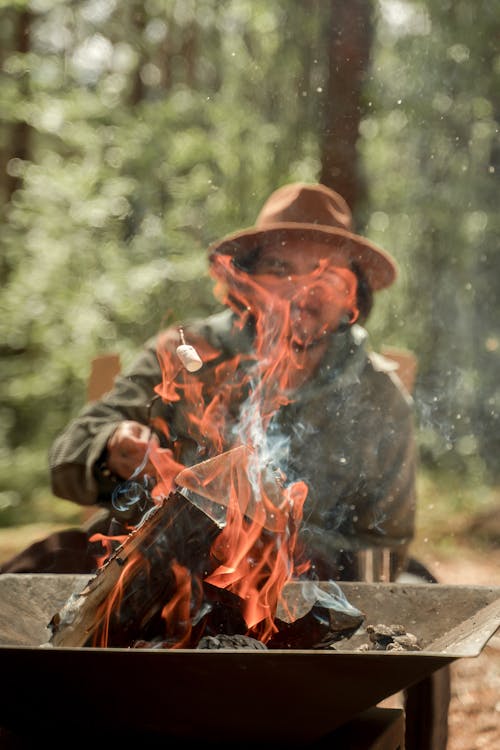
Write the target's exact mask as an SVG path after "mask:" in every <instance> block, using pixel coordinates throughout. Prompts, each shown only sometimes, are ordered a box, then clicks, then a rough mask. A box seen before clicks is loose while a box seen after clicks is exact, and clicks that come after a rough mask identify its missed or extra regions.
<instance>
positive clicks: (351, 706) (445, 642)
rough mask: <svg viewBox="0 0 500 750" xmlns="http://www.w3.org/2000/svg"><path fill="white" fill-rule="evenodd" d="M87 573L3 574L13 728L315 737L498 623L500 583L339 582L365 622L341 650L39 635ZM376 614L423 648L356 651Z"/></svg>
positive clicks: (5, 669)
mask: <svg viewBox="0 0 500 750" xmlns="http://www.w3.org/2000/svg"><path fill="white" fill-rule="evenodd" d="M87 582H88V576H74V575H55V576H52V575H45V574H44V575H13V574H7V575H3V576H0V670H1V675H2V696H1V700H0V725H1V726H3V727H6V728H7V729H9V730H12V731H13V732H16V731H17V730H19V729H21V730H22V729H23V727H25V726H26V723H27V721H29V723H30V724H31V725H32V726H36V727H38V728H40V731H48V732H49V733H50V732H52V731H53V732H55V731H56V730H57V734H58V736H61V731H64V730H65V729H68V731H70V732H71V733H77V734H78V736H80V735H81V732H88V734H89V736H94V739H95V740H96V741H100V739H101V738H102V733H103V732H105V733H107V735H108V734H109V733H112V734H114V735H115V736H122V737H125V736H127V737H129V738H130V737H132V736H134V733H150V736H160V735H161V736H162V737H165V736H168V737H169V738H173V739H178V740H180V741H183V740H188V739H189V740H192V739H195V740H196V739H198V740H202V741H203V742H205V743H207V742H218V743H221V742H235V741H237V742H240V743H241V741H242V740H243V741H244V742H248V743H252V742H254V741H262V739H263V738H265V739H266V741H268V742H276V741H278V742H280V743H287V744H297V743H298V744H303V743H310V742H314V741H317V740H319V739H320V738H322V737H325V735H327V734H328V733H330V732H332V731H333V730H334V729H336V728H337V727H340V726H342V725H343V724H345V723H346V722H348V721H350V720H351V719H353V718H354V717H356V716H358V715H359V714H360V713H362V712H363V711H365V710H366V709H368V708H370V707H372V706H375V705H377V704H378V703H379V702H380V701H382V700H383V699H385V698H388V697H389V696H391V695H394V694H396V693H398V692H400V691H402V690H404V689H406V688H408V687H409V686H411V685H412V684H414V683H417V682H419V681H420V680H422V679H423V678H425V677H427V676H429V675H431V674H432V673H433V672H435V671H436V670H438V669H440V668H441V667H444V666H446V665H447V664H449V663H450V662H452V661H453V660H455V659H458V658H461V657H474V656H477V655H479V653H480V652H481V650H482V648H483V647H484V646H485V644H486V643H487V641H488V640H489V638H490V637H491V636H492V635H493V634H494V633H495V631H496V630H497V628H498V627H499V626H500V587H487V586H455V585H454V586H445V585H441V584H423V583H422V584H421V583H416V584H403V583H398V584H394V583H341V584H340V586H341V589H342V591H343V592H344V594H345V596H346V597H347V599H348V601H349V602H350V603H351V604H352V605H354V606H355V607H357V608H358V609H360V610H361V611H362V612H363V613H365V615H366V620H365V623H364V625H363V628H362V629H361V630H360V631H359V633H357V634H355V635H354V636H353V637H352V638H350V639H349V640H346V641H342V642H341V643H339V644H336V648H335V650H332V649H328V650H300V651H299V650H262V651H261V650H255V651H254V650H215V651H211V650H187V649H186V650H182V649H179V650H156V649H120V648H110V649H99V648H67V647H66V648H54V647H47V646H42V644H46V643H47V641H48V639H49V637H50V631H49V630H48V628H47V625H48V623H49V621H50V619H51V617H52V615H53V614H54V613H55V612H56V611H58V610H59V609H60V607H61V606H62V605H63V604H64V602H65V601H66V600H67V598H68V597H69V595H70V594H71V593H73V592H80V591H81V590H82V589H83V588H84V586H85V584H86V583H87ZM291 585H292V586H294V585H297V586H300V585H301V584H291ZM320 585H321V584H320ZM378 623H384V624H387V625H390V624H393V623H397V624H402V625H404V626H405V628H406V629H407V631H409V632H411V633H414V634H415V635H416V636H417V637H418V639H419V641H420V643H421V645H422V647H423V650H422V651H358V650H357V648H358V645H359V642H360V638H362V636H363V634H364V638H363V640H364V641H366V633H364V628H365V627H366V626H367V625H369V624H378ZM96 732H98V733H101V734H95V733H96ZM73 736H74V734H73ZM70 737H71V734H70V735H69V736H68V739H69V738H70Z"/></svg>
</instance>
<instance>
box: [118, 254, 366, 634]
mask: <svg viewBox="0 0 500 750" xmlns="http://www.w3.org/2000/svg"><path fill="white" fill-rule="evenodd" d="M211 272H212V275H213V278H214V279H215V281H216V289H215V291H216V295H217V296H219V297H220V298H221V299H223V301H224V302H225V303H226V304H227V305H229V306H230V307H231V308H232V309H233V310H234V311H235V312H236V313H237V325H239V326H240V327H241V328H242V329H243V327H244V326H245V325H246V324H248V323H249V322H250V321H252V323H253V325H254V329H255V341H254V347H255V349H254V353H253V354H252V355H249V354H237V355H235V356H234V357H232V358H230V359H227V360H225V361H224V362H223V363H222V364H220V363H219V364H217V363H216V359H217V357H218V356H219V355H220V352H218V351H217V350H215V349H213V348H211V347H209V345H208V344H206V343H205V342H203V341H202V342H200V343H199V342H198V341H197V342H196V346H197V348H198V346H200V348H199V349H198V351H199V353H200V355H201V357H202V359H203V361H204V363H205V367H204V368H202V370H200V371H199V372H196V373H192V372H187V371H186V370H185V369H183V368H182V367H181V366H180V364H179V361H178V359H177V358H176V356H175V349H174V351H172V346H169V345H168V340H167V339H160V342H159V347H158V357H159V361H160V365H161V370H162V382H161V383H160V384H158V386H157V387H156V389H155V390H156V393H157V395H158V396H160V397H161V399H162V400H163V401H164V402H170V403H176V402H179V401H182V403H183V414H184V415H185V416H184V418H185V420H186V429H187V433H188V434H189V437H190V438H191V439H192V440H194V441H195V442H196V443H197V444H198V446H199V447H200V448H201V449H202V452H201V455H203V451H204V454H205V455H206V456H208V457H216V456H220V455H221V454H224V453H226V452H227V453H228V454H231V457H230V458H228V462H226V463H224V462H223V463H217V464H214V467H213V471H212V469H211V465H209V461H206V462H203V463H206V464H207V465H208V468H207V469H206V474H205V476H204V477H202V478H201V479H200V477H198V478H197V479H196V468H197V465H195V466H194V467H191V470H192V476H193V477H194V478H195V479H196V482H197V483H196V482H195V485H196V491H197V492H198V491H199V492H200V494H201V495H202V496H203V497H204V498H206V499H207V502H208V504H209V505H210V503H218V504H222V505H223V506H224V507H225V510H224V524H223V528H222V531H221V532H220V534H219V535H218V536H217V538H216V540H215V542H214V543H213V545H212V549H211V555H212V558H213V559H214V560H215V563H216V567H215V569H214V570H213V571H212V572H211V573H210V574H209V575H207V576H206V578H205V579H204V580H205V581H206V583H208V584H211V585H213V586H217V587H219V588H222V589H227V590H229V591H231V592H232V593H234V594H236V595H237V596H238V597H240V599H241V602H242V614H243V617H244V619H245V622H246V624H247V627H248V632H249V633H250V634H252V635H253V636H254V637H257V638H259V639H260V640H262V641H263V642H266V641H267V640H269V638H270V637H271V636H272V635H273V633H274V632H276V630H277V628H276V625H275V622H274V618H275V613H276V609H277V606H278V603H279V602H280V596H281V592H282V590H283V587H284V585H285V584H286V583H287V581H289V580H290V579H291V578H293V577H294V576H297V575H300V574H301V573H302V572H304V570H305V569H306V568H307V562H306V563H303V564H302V567H297V562H296V557H297V555H296V553H297V551H298V546H297V536H298V531H299V528H300V524H301V521H302V512H303V506H304V503H305V501H306V498H307V493H308V488H307V485H306V484H305V483H304V482H301V481H297V482H294V483H292V484H290V485H288V486H285V481H286V477H283V476H281V477H280V480H279V481H278V480H277V479H276V477H274V479H273V478H271V479H270V478H269V466H270V464H272V461H273V446H272V445H270V444H269V441H268V438H267V429H268V427H269V424H270V421H271V420H272V418H273V416H274V415H275V414H276V412H277V411H278V410H279V409H280V407H282V406H284V405H286V404H288V403H290V402H291V401H292V400H293V394H294V390H295V389H296V388H297V387H298V386H299V385H300V384H301V383H302V382H303V381H304V380H305V379H307V377H309V376H310V374H311V367H312V365H311V364H310V357H309V354H308V346H311V345H312V343H314V342H312V341H311V340H310V339H308V338H307V337H306V338H305V340H303V341H300V340H299V339H298V337H297V334H296V328H295V321H294V315H300V310H301V306H304V305H309V306H310V305H313V304H317V303H318V302H317V301H318V300H320V301H321V300H323V301H325V300H326V301H327V302H328V301H331V303H332V304H333V303H335V304H336V305H337V308H338V309H339V310H341V311H342V312H345V313H346V314H347V315H348V317H349V319H350V322H353V321H354V320H355V319H356V318H357V316H358V309H357V307H356V276H355V275H354V273H353V272H352V271H350V270H349V269H347V268H333V267H331V266H330V265H329V264H328V261H327V260H325V261H321V262H320V264H319V267H318V268H317V269H315V270H314V271H313V272H312V273H311V274H310V275H309V276H308V277H307V278H301V279H300V280H299V279H293V278H290V291H289V292H288V291H287V292H286V293H284V294H281V295H280V294H272V293H271V292H270V291H269V290H268V289H266V288H265V287H263V286H261V285H259V283H257V281H256V279H255V278H253V277H252V275H251V274H248V273H245V272H242V271H240V270H238V269H237V268H236V267H235V265H234V264H233V263H232V261H231V258H230V257H228V256H223V255H221V256H215V257H214V258H213V263H212V269H211ZM228 290H230V291H229V292H228ZM297 311H298V313H297ZM326 332H327V327H326V326H325V327H324V328H323V329H322V328H320V330H319V332H318V331H316V332H315V335H316V336H318V335H319V336H320V337H321V336H322V335H324V334H325V333H326ZM235 403H236V404H237V405H238V406H239V411H238V412H237V413H236V414H235V407H234V404H235ZM155 427H156V429H158V428H161V429H162V430H163V432H164V434H165V436H166V437H167V438H168V439H170V438H171V435H170V431H169V428H168V425H167V424H166V423H164V422H161V421H157V422H156V423H155ZM238 446H241V447H242V448H243V449H244V450H243V451H242V452H240V453H238V460H234V458H235V455H236V454H234V453H233V451H234V449H235V448H237V447H238ZM176 451H177V449H176V445H175V438H174V441H173V449H172V451H165V450H164V449H158V450H155V449H154V447H152V452H151V461H152V463H153V465H154V466H155V469H156V471H157V479H158V481H157V485H156V487H155V489H154V497H155V498H160V497H162V496H163V497H166V496H168V494H169V493H170V492H171V490H172V489H173V488H174V487H175V484H176V479H177V478H178V477H179V476H184V478H186V477H187V478H188V479H189V472H188V473H186V472H183V471H182V470H183V469H184V468H185V467H184V466H183V464H182V463H181V462H180V455H177V453H176ZM221 467H224V469H223V474H220V471H221ZM186 486H189V482H188V484H187V485H186ZM140 564H141V562H140V561H139V560H137V559H134V560H133V561H132V562H130V563H129V567H128V569H125V570H124V571H123V574H122V576H121V578H120V581H119V584H118V585H117V587H116V591H115V592H114V595H113V601H112V602H111V601H110V602H108V603H107V605H106V606H107V609H108V614H109V613H110V612H111V610H112V609H113V608H114V607H116V606H117V604H118V603H119V600H120V596H121V592H122V590H123V586H124V581H126V579H127V575H128V573H129V572H130V570H131V569H132V567H133V566H136V565H140ZM171 570H172V572H173V575H174V578H175V581H176V589H175V594H174V596H173V597H172V598H171V600H170V601H168V602H167V603H165V605H164V607H163V611H162V616H163V619H164V621H165V628H166V632H167V634H168V635H169V637H172V636H173V634H175V633H179V632H180V633H181V634H180V636H179V639H178V640H177V641H176V642H174V643H173V647H174V648H180V647H182V646H183V645H185V644H186V643H188V642H189V637H190V635H191V625H190V613H191V599H192V583H193V581H192V574H191V573H190V572H189V571H188V570H187V569H186V568H184V567H182V566H180V565H179V564H178V563H176V562H174V563H173V564H171ZM199 588H200V589H201V586H199ZM180 625H182V627H179V626H180Z"/></svg>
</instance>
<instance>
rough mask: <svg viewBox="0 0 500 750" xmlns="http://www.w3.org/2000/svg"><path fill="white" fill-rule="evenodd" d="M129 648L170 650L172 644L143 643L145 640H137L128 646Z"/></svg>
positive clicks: (155, 641) (163, 642) (160, 642)
mask: <svg viewBox="0 0 500 750" xmlns="http://www.w3.org/2000/svg"><path fill="white" fill-rule="evenodd" d="M129 648H155V649H167V648H172V643H171V642H170V641H160V640H153V641H145V640H142V639H139V640H137V641H133V642H132V643H131V644H130V646H129Z"/></svg>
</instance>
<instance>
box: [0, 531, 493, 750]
mask: <svg viewBox="0 0 500 750" xmlns="http://www.w3.org/2000/svg"><path fill="white" fill-rule="evenodd" d="M48 531H49V529H46V528H44V527H43V526H40V527H38V526H33V527H31V528H30V529H26V528H23V529H18V530H15V529H10V530H7V529H0V561H1V560H5V559H7V558H8V557H10V555H11V554H13V553H14V552H15V551H18V550H19V549H22V548H23V547H24V546H25V544H27V543H28V541H32V540H33V538H40V537H42V536H44V535H45V533H48ZM26 534H29V537H31V538H30V539H29V540H28V539H26V538H25V535H26ZM472 541H473V540H465V541H464V542H463V543H462V546H458V547H454V548H453V550H450V551H449V552H447V553H446V554H445V553H443V552H437V551H436V549H434V548H431V549H426V548H418V549H417V551H416V556H417V557H418V559H420V560H421V561H422V562H423V563H424V564H425V565H426V566H427V567H428V568H429V570H430V571H431V572H432V573H433V574H434V576H435V577H436V578H437V579H438V581H439V582H440V583H446V584H460V585H468V584H472V585H486V586H500V548H490V549H487V550H486V549H484V548H483V549H482V550H481V549H479V548H477V547H476V546H475V545H473V544H471V542H472ZM451 679H452V683H451V690H452V696H451V705H450V711H449V720H448V731H449V739H448V745H447V750H484V749H485V748H487V750H500V630H499V631H497V633H496V634H495V635H494V636H493V637H492V638H490V640H489V641H488V643H487V644H486V646H485V647H484V648H483V650H482V651H481V653H480V655H479V656H477V657H474V658H462V659H458V660H456V661H455V662H453V663H452V665H451Z"/></svg>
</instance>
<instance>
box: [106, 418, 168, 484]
mask: <svg viewBox="0 0 500 750" xmlns="http://www.w3.org/2000/svg"><path fill="white" fill-rule="evenodd" d="M159 442H160V441H159V439H158V436H157V435H155V433H154V432H152V431H151V428H149V427H147V426H146V425H144V424H141V423H140V422H132V421H125V422H120V424H119V425H118V427H117V428H116V430H115V431H114V433H113V434H112V435H111V437H110V438H109V440H108V444H107V454H108V457H107V461H106V463H107V465H108V468H109V470H110V471H111V472H112V473H113V474H117V475H118V476H119V477H122V479H130V478H131V477H132V475H134V478H136V477H137V478H141V477H143V476H144V475H145V474H148V475H149V476H156V472H155V469H154V466H153V464H152V463H151V461H150V459H149V449H150V447H151V443H154V444H155V445H156V446H158V445H159ZM146 453H147V454H148V456H147V457H146ZM143 464H144V465H143ZM135 472H137V473H135Z"/></svg>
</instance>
